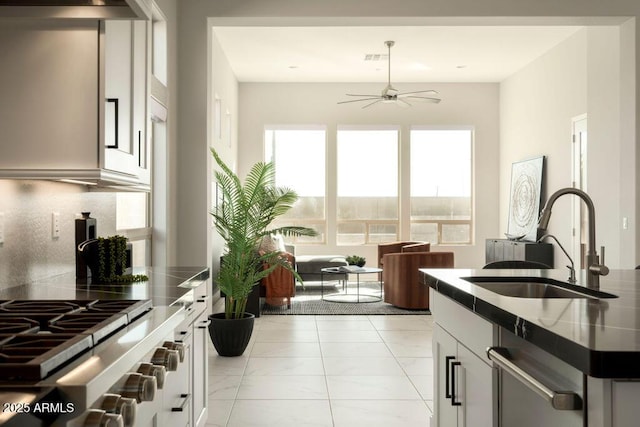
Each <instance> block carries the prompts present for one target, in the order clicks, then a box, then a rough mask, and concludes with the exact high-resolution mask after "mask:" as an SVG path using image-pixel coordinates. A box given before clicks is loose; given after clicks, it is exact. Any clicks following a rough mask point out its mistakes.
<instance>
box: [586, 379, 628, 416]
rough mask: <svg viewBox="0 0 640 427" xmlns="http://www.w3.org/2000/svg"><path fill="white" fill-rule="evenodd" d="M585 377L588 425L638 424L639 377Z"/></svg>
mask: <svg viewBox="0 0 640 427" xmlns="http://www.w3.org/2000/svg"><path fill="white" fill-rule="evenodd" d="M586 378H587V390H588V398H587V399H588V402H589V406H588V416H587V419H588V420H589V423H588V426H589V427H635V426H637V425H638V402H639V401H640V379H619V380H614V379H609V378H593V377H586Z"/></svg>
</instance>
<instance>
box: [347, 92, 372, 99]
mask: <svg viewBox="0 0 640 427" xmlns="http://www.w3.org/2000/svg"><path fill="white" fill-rule="evenodd" d="M345 96H368V97H372V98H377V97H379V96H380V95H357V94H355V93H345Z"/></svg>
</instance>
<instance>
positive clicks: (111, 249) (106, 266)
mask: <svg viewBox="0 0 640 427" xmlns="http://www.w3.org/2000/svg"><path fill="white" fill-rule="evenodd" d="M107 253H108V254H109V259H108V260H107ZM107 261H108V262H107ZM126 269H127V238H126V237H124V236H119V235H115V236H110V237H98V277H97V278H96V279H95V281H96V282H98V283H123V282H142V281H145V280H148V279H149V278H148V277H147V276H145V275H144V274H136V275H131V274H124V275H123V274H118V271H119V272H124V271H125V270H126Z"/></svg>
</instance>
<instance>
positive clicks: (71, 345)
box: [0, 333, 93, 380]
mask: <svg viewBox="0 0 640 427" xmlns="http://www.w3.org/2000/svg"><path fill="white" fill-rule="evenodd" d="M92 345H93V343H92V339H91V336H90V335H74V334H53V333H52V334H33V335H32V334H15V335H9V334H0V377H1V378H3V379H19V380H39V379H42V378H45V377H46V376H47V375H49V374H50V373H51V372H52V371H54V370H55V369H56V368H58V367H59V366H60V365H61V363H63V362H66V361H68V360H71V359H73V358H74V357H76V356H78V355H79V354H81V353H84V352H85V351H86V350H88V349H89V348H91V346H92ZM61 361H62V362H61Z"/></svg>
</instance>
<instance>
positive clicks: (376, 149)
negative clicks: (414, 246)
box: [336, 128, 399, 245]
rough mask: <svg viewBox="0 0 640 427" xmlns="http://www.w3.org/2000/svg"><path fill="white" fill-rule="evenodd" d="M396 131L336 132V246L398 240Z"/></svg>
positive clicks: (354, 130)
mask: <svg viewBox="0 0 640 427" xmlns="http://www.w3.org/2000/svg"><path fill="white" fill-rule="evenodd" d="M398 136H399V132H398V129H389V128H386V129H364V130H363V129H339V130H338V139H337V143H338V146H337V149H338V150H337V153H338V168H337V173H338V177H337V178H338V192H337V237H336V243H337V244H338V245H357V244H365V243H377V242H383V241H389V240H396V239H397V237H398Z"/></svg>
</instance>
